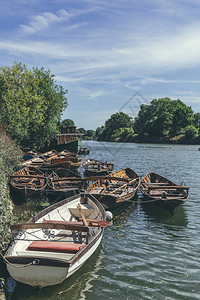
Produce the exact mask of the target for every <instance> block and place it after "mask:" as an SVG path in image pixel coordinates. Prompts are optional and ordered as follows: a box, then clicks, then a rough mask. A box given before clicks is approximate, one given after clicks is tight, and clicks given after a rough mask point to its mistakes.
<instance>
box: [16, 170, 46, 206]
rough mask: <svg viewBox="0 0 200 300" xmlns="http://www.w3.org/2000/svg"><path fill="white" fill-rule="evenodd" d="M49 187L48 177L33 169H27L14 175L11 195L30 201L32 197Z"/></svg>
mask: <svg viewBox="0 0 200 300" xmlns="http://www.w3.org/2000/svg"><path fill="white" fill-rule="evenodd" d="M46 186H47V177H46V176H45V175H44V173H43V172H42V171H40V170H38V169H36V168H33V167H26V168H23V169H21V170H19V171H17V172H15V173H14V175H12V176H11V179H10V190H11V194H12V195H13V196H14V195H16V197H20V200H28V199H29V198H30V196H32V195H33V194H35V193H38V192H41V191H42V190H44V189H45V188H46Z"/></svg>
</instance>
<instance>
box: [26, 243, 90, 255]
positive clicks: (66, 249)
mask: <svg viewBox="0 0 200 300" xmlns="http://www.w3.org/2000/svg"><path fill="white" fill-rule="evenodd" d="M84 246H85V244H76V243H65V242H48V241H34V242H32V243H31V244H30V245H29V246H28V248H27V250H31V251H45V252H60V253H76V252H78V251H79V250H80V249H82V248H83V247H84Z"/></svg>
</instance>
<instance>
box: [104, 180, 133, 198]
mask: <svg viewBox="0 0 200 300" xmlns="http://www.w3.org/2000/svg"><path fill="white" fill-rule="evenodd" d="M136 179H137V178H135V179H133V180H131V181H130V182H127V183H126V184H123V185H122V186H120V187H118V188H117V189H115V190H114V191H112V192H110V193H109V194H108V196H109V195H112V194H114V193H115V192H117V191H118V190H121V189H123V188H125V187H126V186H127V185H128V184H130V183H133V182H134V181H136Z"/></svg>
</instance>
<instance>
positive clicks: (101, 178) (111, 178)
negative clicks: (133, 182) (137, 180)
mask: <svg viewBox="0 0 200 300" xmlns="http://www.w3.org/2000/svg"><path fill="white" fill-rule="evenodd" d="M85 179H86V180H89V181H96V180H115V181H125V182H128V181H130V179H132V178H127V177H124V178H123V177H115V176H109V175H106V176H91V177H85Z"/></svg>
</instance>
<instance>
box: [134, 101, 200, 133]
mask: <svg viewBox="0 0 200 300" xmlns="http://www.w3.org/2000/svg"><path fill="white" fill-rule="evenodd" d="M189 125H193V126H195V116H194V112H193V111H192V109H191V107H189V106H187V105H185V104H184V103H183V102H182V101H181V100H180V99H178V100H171V99H170V98H168V97H165V98H160V99H153V100H152V101H151V102H150V105H141V107H140V111H139V114H138V117H137V118H135V120H134V130H135V132H136V133H137V134H138V136H139V138H141V139H153V138H156V139H163V138H170V137H173V136H175V135H178V134H180V132H181V131H183V130H184V128H185V127H186V126H189Z"/></svg>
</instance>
